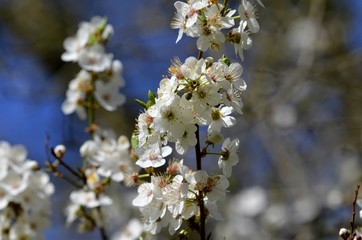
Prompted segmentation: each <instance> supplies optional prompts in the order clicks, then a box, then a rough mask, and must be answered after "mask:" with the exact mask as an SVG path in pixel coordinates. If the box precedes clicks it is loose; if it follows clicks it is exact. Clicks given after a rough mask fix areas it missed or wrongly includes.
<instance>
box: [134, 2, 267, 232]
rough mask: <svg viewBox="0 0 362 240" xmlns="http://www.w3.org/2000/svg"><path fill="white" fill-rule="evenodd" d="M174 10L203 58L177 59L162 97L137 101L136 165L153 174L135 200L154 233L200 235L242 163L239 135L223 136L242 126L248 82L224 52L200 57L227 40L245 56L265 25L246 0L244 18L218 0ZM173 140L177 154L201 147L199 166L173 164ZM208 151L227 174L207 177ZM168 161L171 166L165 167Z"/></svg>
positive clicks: (160, 90)
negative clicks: (203, 136) (184, 227)
mask: <svg viewBox="0 0 362 240" xmlns="http://www.w3.org/2000/svg"><path fill="white" fill-rule="evenodd" d="M226 2H227V1H226ZM258 2H259V1H258ZM224 4H225V2H224ZM259 4H261V3H260V2H259ZM175 8H176V10H177V13H176V15H175V17H174V19H173V21H172V23H171V27H172V28H175V29H179V34H178V38H177V40H176V42H178V41H179V40H180V39H181V37H182V36H183V34H184V33H185V34H186V35H188V36H191V37H198V40H197V48H198V50H199V56H198V58H195V57H188V58H187V59H186V60H185V61H184V62H182V61H181V60H179V59H177V58H176V59H174V60H173V62H172V65H171V66H170V68H169V76H165V77H164V78H163V79H162V80H161V82H160V85H159V88H158V90H157V94H154V93H152V92H149V96H148V97H149V99H148V101H147V102H142V101H139V103H140V104H141V105H142V106H143V107H144V109H145V111H144V112H143V113H141V114H140V115H139V117H138V119H137V126H136V136H137V143H138V144H137V147H136V153H137V157H138V159H137V161H136V165H138V166H140V167H142V168H144V169H145V171H146V172H147V173H148V174H149V176H150V178H149V181H145V182H143V183H142V184H141V185H140V186H139V188H138V196H137V197H136V198H135V199H134V200H133V202H132V203H133V205H134V206H137V207H139V208H140V211H141V213H142V215H143V217H144V219H145V226H144V227H145V230H146V231H149V232H151V233H152V234H156V233H158V232H159V231H160V229H161V228H162V227H167V226H168V230H169V233H170V234H171V235H173V234H175V233H176V232H177V231H178V230H180V228H181V225H182V223H183V222H184V221H185V222H188V224H189V227H188V228H189V229H192V230H198V231H199V232H201V228H202V227H201V225H202V221H204V220H203V219H202V218H204V217H205V215H206V218H207V217H212V218H215V219H221V218H222V217H221V214H220V213H219V212H218V210H217V202H218V201H220V200H223V199H224V198H225V194H226V192H227V188H228V186H229V182H228V180H227V177H230V176H231V173H232V167H233V166H234V165H236V164H237V163H238V161H239V158H238V155H237V150H238V148H239V140H238V139H230V138H226V139H224V136H223V134H222V129H223V128H229V127H232V126H234V125H235V124H236V118H235V117H234V116H233V113H234V112H236V113H239V114H242V106H243V103H242V98H241V96H242V92H243V91H245V90H246V87H247V86H246V83H245V81H244V80H243V79H242V77H241V75H242V72H243V68H242V66H241V64H239V63H231V62H230V60H229V59H228V58H227V57H226V56H223V57H221V58H220V59H218V60H214V59H213V58H211V57H207V58H203V57H202V55H203V53H204V51H206V50H208V49H209V48H211V49H214V50H218V49H220V48H221V46H222V44H223V43H224V42H225V41H226V40H227V41H229V42H231V43H233V44H234V45H235V51H236V53H237V54H238V55H239V56H240V57H241V58H243V54H242V50H243V49H247V48H249V47H250V46H251V38H250V34H254V33H256V32H258V30H259V25H258V22H257V21H256V19H255V9H254V7H253V6H252V5H251V4H250V3H249V2H248V1H247V0H242V1H241V4H240V6H239V8H238V12H239V14H240V15H239V16H233V15H234V14H235V13H236V10H233V9H229V8H228V6H227V5H223V4H220V3H218V1H207V0H190V1H187V3H184V2H180V1H177V2H176V3H175ZM237 18H240V26H239V28H234V29H232V30H231V31H230V32H229V33H228V34H227V35H226V36H225V35H224V33H223V32H222V30H223V29H227V28H231V27H233V26H234V24H235V22H234V19H237ZM202 126H205V128H207V134H206V135H207V136H206V141H205V146H204V147H203V148H202V149H200V137H199V134H200V131H199V127H202ZM219 143H222V146H221V150H220V151H218V152H211V151H210V150H209V148H210V147H211V146H212V147H213V148H215V145H216V144H219ZM172 144H174V145H173V146H174V149H175V150H176V152H177V154H179V155H186V153H187V151H188V149H189V148H190V147H192V148H195V153H196V162H197V165H198V167H197V171H193V170H191V169H190V168H189V167H187V166H186V165H184V160H177V159H175V158H173V160H171V161H168V158H170V157H172V155H171V154H172V152H173V148H172V147H171V146H172ZM170 145H171V146H170ZM198 155H199V156H198ZM207 155H218V156H219V158H218V166H219V168H220V169H221V170H222V174H220V175H209V174H208V173H207V172H206V171H205V170H202V169H201V163H200V161H201V158H205V157H206V156H207ZM167 161H168V167H167V170H166V172H162V169H164V168H162V167H163V166H164V165H165V164H166V162H167ZM203 215H204V216H203ZM181 232H182V231H180V234H181ZM182 234H185V232H183V233H182ZM200 235H201V233H200Z"/></svg>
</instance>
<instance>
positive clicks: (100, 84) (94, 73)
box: [61, 17, 125, 120]
mask: <svg viewBox="0 0 362 240" xmlns="http://www.w3.org/2000/svg"><path fill="white" fill-rule="evenodd" d="M112 34H113V27H112V26H111V25H110V24H107V20H106V19H105V18H101V17H93V18H92V19H91V21H90V22H82V23H80V24H79V29H78V31H77V34H76V35H75V36H72V37H68V38H66V40H65V41H64V48H65V50H66V52H64V53H63V54H62V56H61V58H62V60H63V61H66V62H69V61H71V62H77V63H78V64H79V66H80V67H81V70H80V72H79V73H78V74H77V76H76V77H75V78H74V79H73V80H71V81H70V83H69V86H68V90H67V93H66V96H67V98H66V100H65V101H64V103H63V105H62V110H63V113H64V114H71V113H74V112H76V113H77V115H78V117H79V118H80V119H82V120H84V119H86V118H87V111H86V110H87V109H89V108H96V107H97V105H96V103H95V102H94V101H92V102H91V103H89V102H88V101H87V99H89V98H95V100H96V102H97V103H98V105H101V106H102V107H103V108H105V109H106V110H108V111H114V110H116V108H117V107H119V106H120V105H122V104H123V103H124V102H125V96H124V95H122V94H121V93H119V88H120V87H123V86H124V80H123V78H122V71H123V65H122V63H121V62H120V61H119V60H113V55H112V54H108V53H106V50H105V44H106V43H107V41H108V40H109V38H110V37H111V35H112ZM89 104H90V105H89Z"/></svg>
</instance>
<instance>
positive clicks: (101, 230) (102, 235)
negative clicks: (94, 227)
mask: <svg viewBox="0 0 362 240" xmlns="http://www.w3.org/2000/svg"><path fill="white" fill-rule="evenodd" d="M97 211H98V214H99V216H100V218H101V221H102V222H103V216H102V210H101V207H97ZM98 228H99V232H100V234H101V237H102V240H108V236H107V233H106V230H105V229H104V227H103V225H101V226H99V227H98Z"/></svg>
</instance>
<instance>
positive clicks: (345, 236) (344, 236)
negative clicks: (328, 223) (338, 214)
mask: <svg viewBox="0 0 362 240" xmlns="http://www.w3.org/2000/svg"><path fill="white" fill-rule="evenodd" d="M350 235H351V232H350V231H349V230H348V229H346V228H341V229H340V230H339V236H340V237H341V238H342V239H344V240H347V239H348V237H349V236H350Z"/></svg>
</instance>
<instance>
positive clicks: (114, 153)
mask: <svg viewBox="0 0 362 240" xmlns="http://www.w3.org/2000/svg"><path fill="white" fill-rule="evenodd" d="M129 148H130V143H129V141H128V139H127V138H126V137H125V136H120V137H119V138H118V139H117V138H116V136H115V134H114V133H113V132H112V131H111V130H102V129H100V128H98V129H97V131H96V132H95V133H94V136H93V139H91V140H87V141H86V142H85V143H83V145H82V146H81V147H80V155H81V156H82V158H83V159H84V160H85V161H86V163H87V166H86V167H85V168H84V170H83V172H84V175H83V176H81V177H82V179H83V182H84V184H83V186H82V187H81V188H80V189H77V190H75V191H73V192H72V193H71V194H70V200H71V202H70V204H69V205H68V206H67V209H66V215H67V224H68V225H69V224H71V223H72V222H73V221H75V220H76V219H78V218H79V219H80V221H81V224H80V225H79V228H80V230H82V231H85V230H91V229H93V228H94V227H97V226H101V225H102V224H103V222H102V221H100V219H102V217H100V216H99V215H100V213H99V212H98V211H99V210H98V209H97V208H99V207H101V206H109V205H111V204H112V202H113V200H112V198H111V197H110V196H108V195H107V194H106V189H107V186H108V185H109V184H110V182H111V181H114V182H117V183H124V184H126V185H127V184H130V183H132V181H133V180H132V176H133V174H134V172H135V171H136V168H135V165H134V163H133V161H132V160H131V158H130V153H129ZM88 210H89V211H90V212H87V211H88ZM89 214H90V215H91V216H95V217H94V218H93V220H95V219H98V220H99V221H98V222H96V221H93V222H92V221H89V220H90V218H89Z"/></svg>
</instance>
